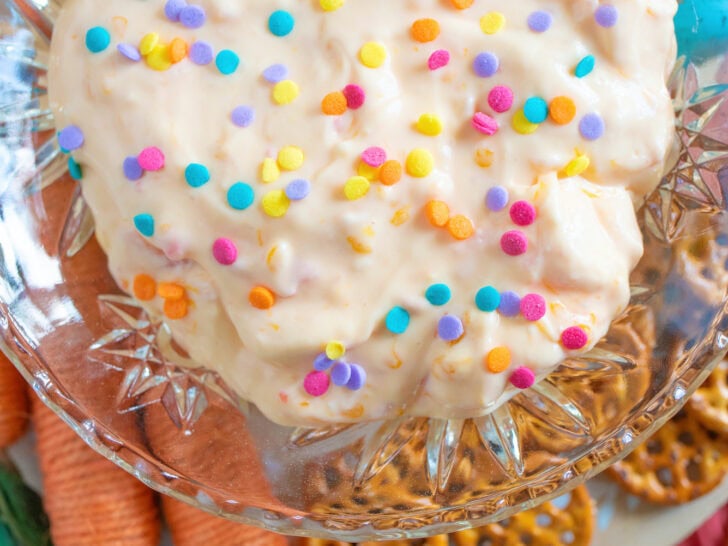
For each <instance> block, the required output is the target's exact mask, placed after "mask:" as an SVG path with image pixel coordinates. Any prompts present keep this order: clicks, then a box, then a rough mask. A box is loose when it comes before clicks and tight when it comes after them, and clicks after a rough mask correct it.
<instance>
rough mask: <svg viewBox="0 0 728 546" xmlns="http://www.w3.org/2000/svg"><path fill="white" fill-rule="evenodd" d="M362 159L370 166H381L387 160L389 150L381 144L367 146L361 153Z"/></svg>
mask: <svg viewBox="0 0 728 546" xmlns="http://www.w3.org/2000/svg"><path fill="white" fill-rule="evenodd" d="M361 160H362V161H363V162H364V163H366V164H367V165H369V166H370V167H381V166H382V165H384V162H385V161H387V152H386V151H385V150H384V148H380V147H379V146H372V147H371V148H367V149H366V150H364V152H363V153H362V154H361Z"/></svg>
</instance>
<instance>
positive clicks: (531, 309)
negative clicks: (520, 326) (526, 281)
mask: <svg viewBox="0 0 728 546" xmlns="http://www.w3.org/2000/svg"><path fill="white" fill-rule="evenodd" d="M521 313H522V314H523V317H524V318H525V319H526V320H529V321H531V322H536V321H537V320H541V319H542V318H543V317H544V315H545V314H546V300H544V299H543V297H541V296H540V295H538V294H528V295H526V296H524V297H523V299H522V300H521Z"/></svg>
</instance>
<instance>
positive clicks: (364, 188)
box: [344, 176, 371, 201]
mask: <svg viewBox="0 0 728 546" xmlns="http://www.w3.org/2000/svg"><path fill="white" fill-rule="evenodd" d="M370 187H371V182H369V180H367V179H366V178H365V177H363V176H352V177H351V178H350V179H349V180H347V181H346V184H345V185H344V196H345V197H346V198H347V199H348V200H349V201H356V200H357V199H361V198H362V197H364V196H366V194H368V193H369V188H370Z"/></svg>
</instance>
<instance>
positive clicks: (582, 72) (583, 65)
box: [574, 55, 596, 78]
mask: <svg viewBox="0 0 728 546" xmlns="http://www.w3.org/2000/svg"><path fill="white" fill-rule="evenodd" d="M595 64H596V59H595V58H594V55H587V56H586V57H584V58H583V59H582V60H580V61H579V63H578V64H577V65H576V68H574V76H576V77H577V78H585V77H586V76H588V75H589V74H591V73H592V71H593V70H594V66H595Z"/></svg>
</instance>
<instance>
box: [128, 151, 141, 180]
mask: <svg viewBox="0 0 728 546" xmlns="http://www.w3.org/2000/svg"><path fill="white" fill-rule="evenodd" d="M124 176H126V178H127V180H131V181H132V182H136V181H137V180H139V179H140V178H141V177H142V176H144V169H142V166H141V165H139V160H138V159H137V158H136V157H133V156H130V157H127V158H126V159H125V160H124Z"/></svg>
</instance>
